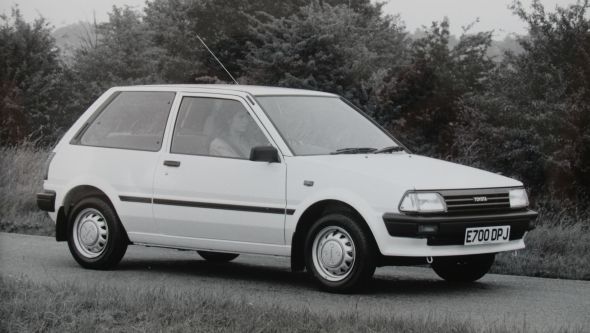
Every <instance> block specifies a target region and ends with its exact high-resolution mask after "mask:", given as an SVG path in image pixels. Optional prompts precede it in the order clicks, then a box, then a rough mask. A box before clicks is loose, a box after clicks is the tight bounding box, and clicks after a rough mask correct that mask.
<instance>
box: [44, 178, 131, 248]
mask: <svg viewBox="0 0 590 333" xmlns="http://www.w3.org/2000/svg"><path fill="white" fill-rule="evenodd" d="M89 197H97V198H100V199H102V200H104V201H105V202H106V203H107V204H108V205H109V206H111V208H112V209H113V211H114V212H115V214H116V215H117V217H119V215H118V213H117V209H116V208H115V205H114V204H113V202H112V201H111V199H110V198H109V196H108V195H107V194H106V193H105V192H104V191H102V190H101V189H99V188H98V187H96V186H93V185H77V186H75V187H73V188H71V189H70V190H69V191H68V192H67V193H66V195H65V196H64V199H63V201H62V204H61V206H60V207H59V210H58V214H57V219H56V226H55V238H56V240H57V241H58V242H61V241H66V240H67V230H68V228H67V223H68V219H69V215H70V213H71V211H72V208H74V206H75V205H76V204H77V203H78V202H80V201H81V200H83V199H85V198H89ZM119 219H120V218H119ZM121 227H122V228H123V231H124V232H125V237H127V231H126V230H125V227H124V226H123V225H121Z"/></svg>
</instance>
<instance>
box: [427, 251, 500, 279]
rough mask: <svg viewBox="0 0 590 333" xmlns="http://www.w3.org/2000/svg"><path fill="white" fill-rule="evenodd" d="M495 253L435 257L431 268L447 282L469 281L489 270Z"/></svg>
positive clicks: (480, 276) (479, 277)
mask: <svg viewBox="0 0 590 333" xmlns="http://www.w3.org/2000/svg"><path fill="white" fill-rule="evenodd" d="M495 257H496V254H495V253H489V254H477V255H469V256H456V257H436V258H434V261H433V262H432V269H433V270H434V272H436V274H437V275H438V276H440V277H441V278H443V279H445V280H446V281H448V282H455V283H469V282H474V281H477V280H479V279H481V278H482V277H483V276H484V275H486V273H487V272H489V270H490V268H491V267H492V264H493V263H494V259H495Z"/></svg>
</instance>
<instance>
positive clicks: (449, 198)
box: [439, 188, 510, 214]
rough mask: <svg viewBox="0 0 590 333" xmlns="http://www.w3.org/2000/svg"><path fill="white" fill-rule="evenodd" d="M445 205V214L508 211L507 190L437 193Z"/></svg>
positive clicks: (446, 191)
mask: <svg viewBox="0 0 590 333" xmlns="http://www.w3.org/2000/svg"><path fill="white" fill-rule="evenodd" d="M439 193H440V194H441V195H442V196H443V198H444V200H445V204H446V205H447V214H479V213H484V214H488V213H499V212H505V211H509V210H510V199H509V197H508V189H505V188H500V189H475V190H445V191H439Z"/></svg>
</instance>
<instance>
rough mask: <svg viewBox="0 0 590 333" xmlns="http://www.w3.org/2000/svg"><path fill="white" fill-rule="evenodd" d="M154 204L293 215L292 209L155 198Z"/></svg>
mask: <svg viewBox="0 0 590 333" xmlns="http://www.w3.org/2000/svg"><path fill="white" fill-rule="evenodd" d="M154 204H158V205H171V206H184V207H199V208H211V209H226V210H239V211H243V212H255V213H270V214H287V215H293V214H294V213H295V210H294V209H283V208H270V207H256V206H241V205H228V204H218V203H211V202H196V201H181V200H169V199H157V198H155V199H154Z"/></svg>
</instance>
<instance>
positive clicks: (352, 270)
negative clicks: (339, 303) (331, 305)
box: [305, 212, 376, 293]
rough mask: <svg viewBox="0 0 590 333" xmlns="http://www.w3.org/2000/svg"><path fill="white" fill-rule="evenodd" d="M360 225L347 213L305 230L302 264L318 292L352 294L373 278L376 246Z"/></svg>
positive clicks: (328, 218)
mask: <svg viewBox="0 0 590 333" xmlns="http://www.w3.org/2000/svg"><path fill="white" fill-rule="evenodd" d="M363 223H364V222H363V221H361V220H360V219H359V218H357V217H356V216H354V215H353V214H350V213H348V212H338V213H330V214H328V215H325V216H323V217H321V218H320V219H319V220H317V221H316V222H315V223H314V224H313V226H312V227H311V229H310V230H309V233H308V234H307V237H306V240H305V265H306V267H307V270H308V271H309V272H310V274H311V275H312V276H313V277H314V278H315V280H317V281H318V282H319V284H320V286H321V287H322V289H324V290H326V291H330V292H338V293H346V292H352V291H355V290H358V289H360V288H361V287H363V286H364V285H365V284H364V283H365V282H366V281H367V280H368V279H370V278H371V277H372V276H373V273H374V272H375V267H376V246H375V245H374V242H373V239H372V238H371V237H370V235H369V234H368V232H366V231H365V230H364V229H363Z"/></svg>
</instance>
